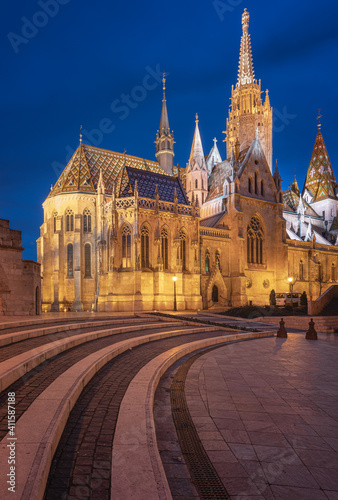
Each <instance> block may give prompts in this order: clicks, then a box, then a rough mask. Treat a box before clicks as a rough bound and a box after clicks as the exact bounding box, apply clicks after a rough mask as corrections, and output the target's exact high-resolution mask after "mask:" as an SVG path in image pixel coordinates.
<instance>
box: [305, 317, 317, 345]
mask: <svg viewBox="0 0 338 500" xmlns="http://www.w3.org/2000/svg"><path fill="white" fill-rule="evenodd" d="M305 338H306V339H307V340H318V337H317V332H316V330H315V323H314V321H313V319H312V318H311V321H310V323H309V329H308V331H307V332H306V335H305Z"/></svg>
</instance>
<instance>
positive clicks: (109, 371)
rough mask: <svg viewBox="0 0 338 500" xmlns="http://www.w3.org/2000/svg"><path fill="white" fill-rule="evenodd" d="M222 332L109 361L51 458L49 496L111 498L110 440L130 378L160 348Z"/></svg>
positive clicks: (159, 344)
mask: <svg viewBox="0 0 338 500" xmlns="http://www.w3.org/2000/svg"><path fill="white" fill-rule="evenodd" d="M220 335H224V331H219V332H218V331H212V332H208V333H194V334H190V335H182V336H180V337H174V338H170V339H164V340H159V341H155V342H151V343H149V344H145V345H141V346H139V347H136V348H134V349H132V350H129V351H127V352H126V353H123V354H121V355H120V356H118V357H117V358H115V359H113V360H112V361H110V362H109V363H107V364H106V365H105V366H104V367H103V368H102V369H101V370H100V371H99V372H98V373H97V374H96V375H95V376H94V377H93V379H92V380H91V381H90V382H89V384H88V385H87V386H86V387H85V389H84V390H83V392H82V393H81V396H80V397H79V399H78V401H77V403H76V405H75V406H74V408H73V410H72V412H71V414H70V416H69V419H68V422H67V425H66V427H65V430H64V433H63V435H62V437H61V440H60V443H59V446H58V448H57V451H56V453H55V455H54V459H53V462H52V467H51V471H50V475H49V481H48V485H47V488H46V496H45V498H46V500H63V499H64V500H65V499H67V500H75V499H77V500H78V499H79V498H90V499H91V500H99V499H100V500H108V499H110V470H111V457H112V443H113V439H114V432H115V426H116V420H117V417H118V411H119V406H120V403H121V401H122V398H123V396H124V394H125V391H126V390H127V388H128V385H129V383H130V381H131V380H132V379H133V377H134V376H135V375H136V374H137V372H138V371H139V370H140V369H141V368H142V367H143V366H144V365H145V364H146V363H148V362H149V361H150V360H151V359H152V358H154V357H155V356H157V355H159V354H160V353H162V352H164V351H166V350H169V349H171V348H173V347H176V346H178V345H180V344H184V343H186V342H193V341H196V340H201V339H204V338H208V337H217V336H220ZM137 439H138V436H133V435H130V436H126V440H127V441H126V442H135V447H136V448H137ZM127 466H128V464H126V467H127ZM135 498H137V497H135Z"/></svg>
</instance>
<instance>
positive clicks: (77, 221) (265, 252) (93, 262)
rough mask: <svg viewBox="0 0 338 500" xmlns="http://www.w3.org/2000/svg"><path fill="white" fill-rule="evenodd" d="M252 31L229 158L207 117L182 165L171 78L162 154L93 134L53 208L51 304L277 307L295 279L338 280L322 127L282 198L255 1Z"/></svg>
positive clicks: (45, 245)
mask: <svg viewBox="0 0 338 500" xmlns="http://www.w3.org/2000/svg"><path fill="white" fill-rule="evenodd" d="M242 29H243V33H242V39H241V46H240V59H239V71H238V80H237V83H236V86H235V87H232V89H231V107H230V111H229V116H228V118H227V122H226V132H225V134H226V137H225V140H226V143H227V158H226V159H224V160H222V158H221V156H220V153H219V150H218V148H217V144H216V140H215V141H214V145H213V147H212V149H211V151H210V153H209V154H208V155H206V156H205V155H204V151H203V146H202V141H201V136H200V132H199V121H198V116H197V115H196V127H195V134H194V138H193V143H192V148H191V154H190V158H189V161H188V163H187V167H186V168H185V169H181V168H180V167H178V166H175V165H174V137H173V132H172V131H171V130H170V127H169V119H168V112H167V103H166V93H165V92H166V88H165V83H166V81H165V78H163V101H162V113H161V119H160V127H159V130H158V132H157V136H156V161H152V160H146V159H143V158H138V157H135V156H130V155H127V154H122V153H117V152H114V151H107V150H104V149H100V148H97V147H93V146H89V145H85V144H83V143H82V140H81V139H80V145H79V147H78V148H77V150H76V152H75V153H74V155H73V157H72V158H71V160H70V161H69V163H68V165H67V166H66V168H65V170H64V171H63V173H62V174H61V176H60V178H59V179H58V181H57V182H56V184H55V186H54V187H53V188H52V189H51V192H50V193H49V195H48V197H47V199H46V201H45V202H44V204H43V209H44V222H43V224H42V226H41V236H40V238H39V239H38V261H39V262H40V263H41V273H42V276H43V285H42V301H43V305H42V307H43V310H44V311H66V310H74V311H82V310H86V311H89V310H98V311H131V310H133V311H142V310H143V311H150V310H172V309H174V308H177V309H178V310H185V309H202V308H204V309H208V308H212V307H215V306H222V307H224V306H240V305H246V304H248V303H249V302H250V301H251V302H252V303H254V304H267V303H268V302H269V294H270V292H271V290H272V289H274V290H275V291H276V292H284V291H288V286H289V283H288V278H290V277H291V278H292V279H293V283H294V290H295V291H299V292H302V291H303V290H305V291H306V292H307V294H308V296H310V297H313V298H316V297H317V296H318V295H319V294H320V293H321V292H322V291H323V290H324V289H325V288H328V287H329V286H330V285H331V284H332V283H333V284H334V283H336V284H337V275H336V267H337V265H338V246H337V241H338V240H337V235H338V218H337V206H338V189H337V183H336V180H335V177H334V173H333V168H332V165H331V163H330V160H329V156H328V153H327V150H326V147H325V143H324V139H323V136H322V133H321V130H320V125H319V127H318V128H319V130H318V134H317V137H316V141H315V146H314V149H313V153H312V156H311V161H310V165H309V169H308V174H307V177H306V181H305V184H304V188H303V190H302V191H300V190H299V187H298V184H297V181H296V180H295V181H294V183H293V184H292V186H290V187H289V189H288V190H287V191H285V192H283V191H282V186H281V178H280V175H279V172H278V167H277V164H276V165H275V167H274V170H273V160H272V158H273V155H272V123H273V120H272V117H273V111H272V107H271V105H270V98H269V93H268V91H266V92H265V96H264V102H263V99H262V97H261V95H262V91H261V82H260V81H259V82H257V80H256V79H255V76H254V69H253V61H252V52H251V41H250V35H249V13H248V12H247V11H246V9H245V11H244V13H243V16H242ZM173 278H175V280H173Z"/></svg>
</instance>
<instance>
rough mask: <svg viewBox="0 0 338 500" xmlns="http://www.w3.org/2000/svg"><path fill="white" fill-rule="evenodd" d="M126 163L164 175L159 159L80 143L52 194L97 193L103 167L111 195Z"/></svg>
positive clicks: (175, 168) (106, 184) (105, 180)
mask: <svg viewBox="0 0 338 500" xmlns="http://www.w3.org/2000/svg"><path fill="white" fill-rule="evenodd" d="M126 165H127V166H130V167H133V168H137V169H139V170H142V171H150V172H154V173H156V172H157V173H159V174H165V172H164V170H163V169H162V168H161V167H160V165H159V164H158V163H157V162H156V161H151V160H144V159H143V158H138V157H136V156H131V155H126V154H123V153H116V152H115V151H108V150H106V149H100V148H96V147H94V146H88V145H85V144H81V145H80V146H79V147H78V148H77V150H76V151H75V153H74V154H73V156H72V158H71V159H70V161H69V163H68V165H67V166H66V168H65V169H64V171H63V172H62V174H61V175H60V177H59V179H58V181H57V182H56V184H55V186H54V187H53V189H52V190H51V192H50V193H49V196H54V195H57V194H61V193H67V192H75V191H80V192H88V193H94V192H95V191H96V188H97V183H98V180H99V175H100V169H101V170H102V178H103V182H104V186H105V189H106V194H108V195H110V194H111V192H112V188H113V184H114V183H116V182H117V180H118V178H119V176H120V174H121V171H122V169H123V167H124V166H126ZM174 173H175V174H177V167H174Z"/></svg>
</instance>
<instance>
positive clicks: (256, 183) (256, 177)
mask: <svg viewBox="0 0 338 500" xmlns="http://www.w3.org/2000/svg"><path fill="white" fill-rule="evenodd" d="M255 194H258V174H257V172H255Z"/></svg>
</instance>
